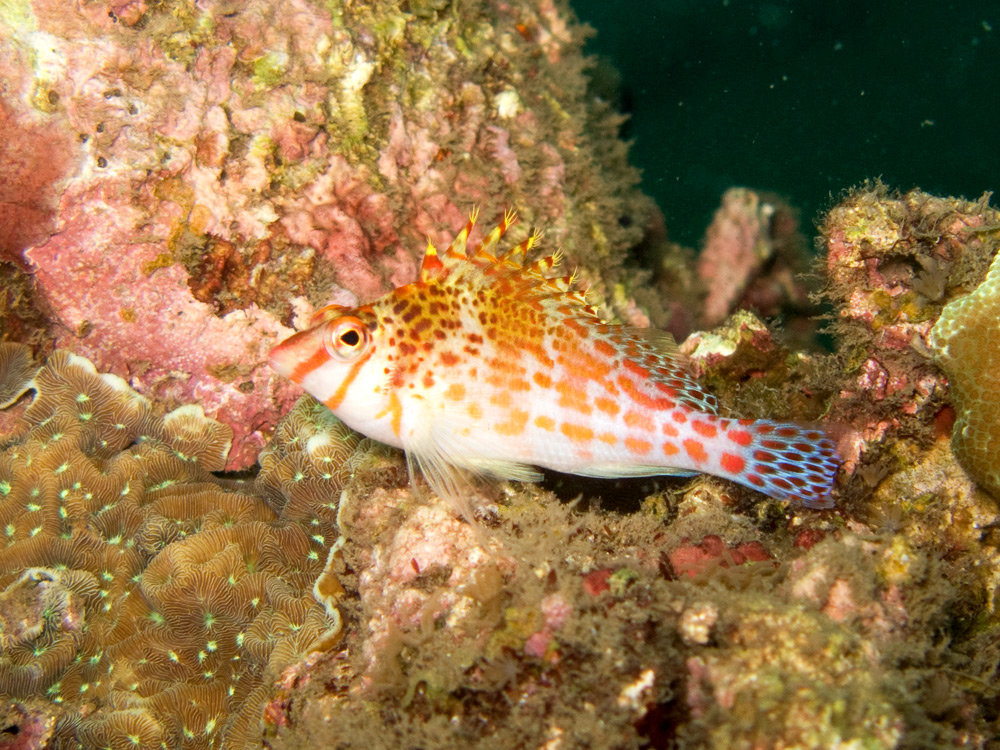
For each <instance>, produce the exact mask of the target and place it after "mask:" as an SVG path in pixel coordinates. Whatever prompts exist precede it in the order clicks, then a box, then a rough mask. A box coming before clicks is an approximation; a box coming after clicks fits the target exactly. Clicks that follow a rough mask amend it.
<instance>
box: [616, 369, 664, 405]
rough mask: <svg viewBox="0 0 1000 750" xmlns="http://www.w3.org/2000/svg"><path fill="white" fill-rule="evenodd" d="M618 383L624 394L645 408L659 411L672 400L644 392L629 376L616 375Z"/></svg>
mask: <svg viewBox="0 0 1000 750" xmlns="http://www.w3.org/2000/svg"><path fill="white" fill-rule="evenodd" d="M618 385H619V386H621V389H622V390H623V391H624V392H625V394H626V395H627V396H628V397H629V398H631V399H632V400H633V401H634V402H635V403H636V404H638V405H639V406H642V407H644V408H646V409H654V410H656V411H660V410H662V409H666V408H669V407H670V406H671V405H672V404H673V402H672V401H671V400H670V399H668V398H657V397H655V396H650V395H649V394H648V393H646V392H644V391H643V390H642V389H641V388H640V387H639V386H638V385H636V383H635V382H633V381H632V380H631V379H630V378H627V377H625V376H624V375H620V376H619V377H618Z"/></svg>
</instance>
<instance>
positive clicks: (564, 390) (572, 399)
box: [556, 381, 594, 414]
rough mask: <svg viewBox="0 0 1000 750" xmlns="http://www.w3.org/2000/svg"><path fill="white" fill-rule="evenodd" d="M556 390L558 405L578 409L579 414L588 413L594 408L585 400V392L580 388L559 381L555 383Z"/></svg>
mask: <svg viewBox="0 0 1000 750" xmlns="http://www.w3.org/2000/svg"><path fill="white" fill-rule="evenodd" d="M556 391H558V393H559V406H562V407H563V408H565V409H572V410H573V411H578V412H580V413H581V414H590V413H591V412H592V411H593V410H594V409H593V407H592V406H591V405H590V402H589V401H587V392H586V391H585V390H583V389H582V388H577V387H576V386H574V385H573V384H571V383H567V382H565V381H560V382H558V383H556Z"/></svg>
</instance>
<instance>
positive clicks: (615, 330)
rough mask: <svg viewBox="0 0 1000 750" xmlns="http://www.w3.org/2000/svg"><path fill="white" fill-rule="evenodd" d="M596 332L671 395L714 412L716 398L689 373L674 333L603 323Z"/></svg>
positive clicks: (694, 406) (707, 411)
mask: <svg viewBox="0 0 1000 750" xmlns="http://www.w3.org/2000/svg"><path fill="white" fill-rule="evenodd" d="M596 334H597V335H598V336H599V337H601V338H602V339H603V340H604V341H606V342H607V343H609V344H611V345H612V346H613V347H615V349H617V350H618V351H619V352H621V354H622V356H624V357H625V358H626V359H628V360H629V361H631V362H633V363H635V364H636V365H639V366H640V367H642V368H643V370H645V371H646V373H645V379H646V380H648V381H649V382H650V383H655V384H659V385H661V386H663V387H665V388H669V389H670V390H671V391H672V392H673V394H674V395H673V396H672V398H674V399H676V400H677V401H678V402H680V403H682V404H684V405H685V406H690V407H691V408H692V409H696V410H698V411H702V412H706V413H708V414H718V412H719V402H718V400H717V399H716V398H715V396H714V395H713V394H711V393H709V392H708V391H706V390H705V389H704V388H702V386H701V384H700V383H699V382H698V381H697V380H696V379H695V376H694V375H693V374H692V373H691V369H690V365H689V363H688V359H687V357H685V356H684V355H683V354H681V352H680V349H678V347H677V343H676V342H675V341H674V337H673V336H671V335H670V334H669V333H666V332H664V331H658V330H656V329H654V328H631V327H629V326H621V325H611V324H603V325H599V326H596Z"/></svg>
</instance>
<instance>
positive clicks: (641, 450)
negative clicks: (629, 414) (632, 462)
mask: <svg viewBox="0 0 1000 750" xmlns="http://www.w3.org/2000/svg"><path fill="white" fill-rule="evenodd" d="M625 447H626V448H628V449H629V450H630V451H631V452H632V453H635V454H637V455H640V456H644V455H646V454H647V453H649V452H650V451H651V450H652V449H653V445H652V443H649V442H648V441H646V440H640V439H639V438H631V437H630V438H625Z"/></svg>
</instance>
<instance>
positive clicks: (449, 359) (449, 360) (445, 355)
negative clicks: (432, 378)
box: [441, 352, 460, 367]
mask: <svg viewBox="0 0 1000 750" xmlns="http://www.w3.org/2000/svg"><path fill="white" fill-rule="evenodd" d="M459 361H460V360H459V357H458V355H457V354H454V353H452V352H441V364H443V365H444V366H445V367H454V366H455V365H457V364H458V363H459Z"/></svg>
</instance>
